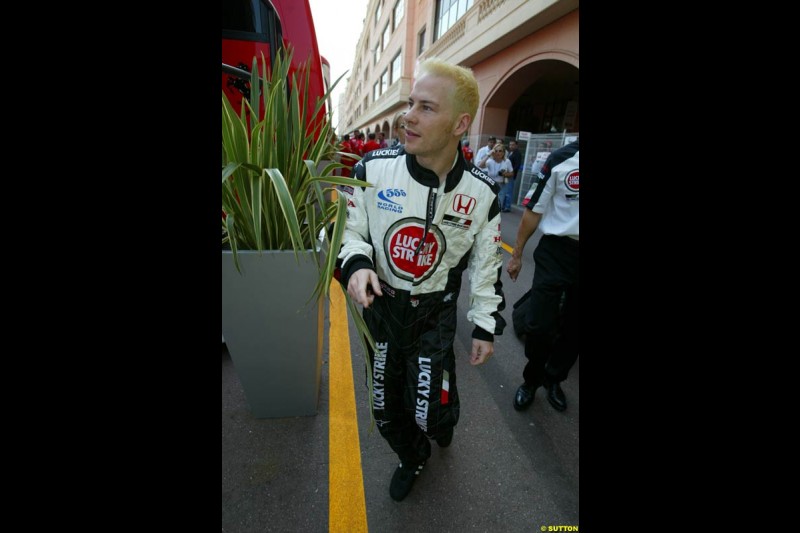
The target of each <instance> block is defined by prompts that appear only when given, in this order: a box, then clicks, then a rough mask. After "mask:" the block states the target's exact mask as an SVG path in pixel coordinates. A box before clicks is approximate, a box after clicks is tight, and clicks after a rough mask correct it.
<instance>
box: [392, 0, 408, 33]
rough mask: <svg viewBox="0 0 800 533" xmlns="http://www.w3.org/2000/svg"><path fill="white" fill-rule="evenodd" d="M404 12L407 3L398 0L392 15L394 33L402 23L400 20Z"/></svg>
mask: <svg viewBox="0 0 800 533" xmlns="http://www.w3.org/2000/svg"><path fill="white" fill-rule="evenodd" d="M404 12H405V2H404V1H403V0H397V3H396V4H395V5H394V12H393V13H392V31H394V30H396V29H397V25H398V24H399V23H400V19H402V18H403V13H404Z"/></svg>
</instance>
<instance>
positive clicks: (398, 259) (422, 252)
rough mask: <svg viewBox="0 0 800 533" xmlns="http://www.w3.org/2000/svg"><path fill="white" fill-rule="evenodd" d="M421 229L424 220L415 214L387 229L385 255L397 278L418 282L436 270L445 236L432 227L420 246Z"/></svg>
mask: <svg viewBox="0 0 800 533" xmlns="http://www.w3.org/2000/svg"><path fill="white" fill-rule="evenodd" d="M424 232H425V222H424V221H423V220H421V219H418V218H417V219H405V220H401V221H399V222H397V223H396V224H394V225H393V226H392V227H391V228H389V231H387V232H386V238H385V239H384V248H385V252H386V257H387V258H388V259H389V267H390V268H391V270H392V272H393V273H394V275H395V276H397V277H398V278H401V279H404V280H408V281H415V282H421V281H423V280H425V279H427V278H429V277H430V276H431V275H432V274H433V273H434V272H435V271H436V267H437V266H438V265H439V263H440V262H441V260H442V256H443V255H444V249H445V244H444V236H443V235H442V233H441V231H439V228H437V227H431V228H430V229H429V230H428V234H427V235H426V236H425V242H424V243H422V245H421V246H420V242H421V240H422V234H423V233H424ZM418 248H419V251H418V252H417V249H418ZM415 252H416V253H415Z"/></svg>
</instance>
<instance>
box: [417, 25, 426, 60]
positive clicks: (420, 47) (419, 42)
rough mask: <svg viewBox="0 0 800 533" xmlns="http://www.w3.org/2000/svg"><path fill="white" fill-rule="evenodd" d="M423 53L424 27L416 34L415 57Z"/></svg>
mask: <svg viewBox="0 0 800 533" xmlns="http://www.w3.org/2000/svg"><path fill="white" fill-rule="evenodd" d="M424 51H425V26H423V27H422V29H421V30H419V33H418V34H417V55H420V54H421V53H422V52H424Z"/></svg>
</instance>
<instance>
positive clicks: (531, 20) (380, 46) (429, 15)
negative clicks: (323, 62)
mask: <svg viewBox="0 0 800 533" xmlns="http://www.w3.org/2000/svg"><path fill="white" fill-rule="evenodd" d="M578 14H579V5H578V0H370V1H369V3H368V5H367V13H366V15H365V17H364V22H363V24H364V27H363V30H362V32H361V37H360V38H359V41H358V45H357V46H356V52H355V58H354V62H353V65H352V67H351V73H352V74H351V76H350V77H349V78H348V80H347V86H346V89H345V91H344V93H343V94H342V95H341V97H340V99H339V102H338V113H337V116H338V117H339V122H338V124H337V125H336V131H337V132H338V133H339V134H344V133H350V132H352V131H354V130H356V129H358V130H360V131H362V132H365V133H370V132H378V131H382V132H384V133H385V134H386V137H387V139H391V138H393V137H394V136H395V132H394V131H393V130H392V122H393V118H394V117H395V116H396V115H397V114H398V113H400V112H402V111H404V110H405V109H406V108H407V107H408V95H409V93H410V92H411V82H412V78H413V74H414V68H415V65H416V63H417V61H419V60H421V59H424V58H426V57H439V58H441V59H444V60H446V61H448V62H451V63H455V64H459V65H463V66H465V67H469V68H471V69H472V71H473V72H474V73H475V77H476V79H477V80H478V86H479V88H480V95H481V100H480V105H479V107H478V113H477V115H476V116H475V119H474V120H473V123H472V126H471V127H470V131H469V133H468V135H467V136H466V138H468V139H469V141H470V144H471V146H472V147H473V149H475V150H477V149H478V148H479V147H480V146H482V145H483V144H485V143H486V140H487V139H488V137H489V136H490V135H495V136H498V137H502V138H505V139H514V138H516V136H517V132H519V131H524V132H530V133H532V134H551V135H552V134H555V133H562V134H567V135H577V132H578V131H579V115H580V113H579V106H578V87H579V85H578V68H579V54H578V18H579V17H578Z"/></svg>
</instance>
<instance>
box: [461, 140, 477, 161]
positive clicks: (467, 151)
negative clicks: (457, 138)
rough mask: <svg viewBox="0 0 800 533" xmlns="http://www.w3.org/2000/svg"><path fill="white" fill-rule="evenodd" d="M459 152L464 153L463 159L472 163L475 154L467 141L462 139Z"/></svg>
mask: <svg viewBox="0 0 800 533" xmlns="http://www.w3.org/2000/svg"><path fill="white" fill-rule="evenodd" d="M461 152H462V153H463V154H464V160H465V161H466V162H467V163H472V158H473V156H474V155H475V154H474V153H473V151H472V148H470V147H469V141H464V142H463V143H462V146H461Z"/></svg>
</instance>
